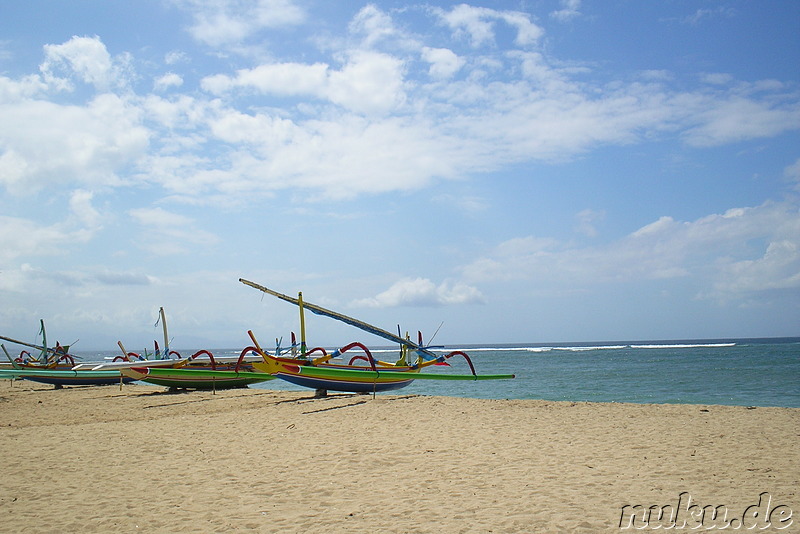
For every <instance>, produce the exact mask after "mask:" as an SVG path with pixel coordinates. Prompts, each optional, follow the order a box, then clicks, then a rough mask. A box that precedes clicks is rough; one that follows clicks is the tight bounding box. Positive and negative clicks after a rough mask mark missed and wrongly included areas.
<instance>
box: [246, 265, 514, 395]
mask: <svg viewBox="0 0 800 534" xmlns="http://www.w3.org/2000/svg"><path fill="white" fill-rule="evenodd" d="M239 281H240V282H242V283H243V284H245V285H248V286H250V287H253V288H254V289H258V290H259V291H262V292H264V293H267V294H270V295H273V296H275V297H278V298H279V299H281V300H284V301H287V302H290V303H292V304H295V305H297V306H298V307H299V309H300V336H301V343H300V351H301V354H300V355H299V357H293V358H284V357H281V356H280V349H279V348H278V349H276V355H274V356H273V355H271V354H268V353H266V352H265V351H264V350H262V349H261V347H260V346H259V344H258V341H257V340H256V338H255V336H254V335H253V333H252V332H251V331H248V334H249V335H250V338H251V339H252V340H253V343H254V344H255V347H256V349H257V350H258V352H259V354H261V356H262V358H263V360H264V361H263V362H258V363H253V367H254V368H255V369H256V370H257V371H261V372H264V373H267V374H270V375H272V376H276V377H277V378H280V379H282V380H285V381H287V382H291V383H293V384H297V385H300V386H304V387H308V388H312V389H316V390H332V391H345V392H358V393H367V392H373V393H374V392H379V391H391V390H395V389H400V388H403V387H405V386H407V385H409V384H411V382H413V381H414V380H417V379H429V380H502V379H511V378H514V375H511V374H508V375H478V374H477V373H476V372H475V367H474V366H473V364H472V361H471V360H470V358H469V356H468V355H467V354H466V353H464V352H463V351H460V350H456V351H452V352H450V353H448V354H445V355H438V354H436V353H434V352H432V351H431V350H429V348H428V347H425V346H423V345H422V340H421V335H420V341H419V343H414V342H412V341H410V340H409V339H408V337H407V336H406V337H405V338H403V337H400V336H399V335H395V334H392V333H390V332H388V331H386V330H383V329H380V328H378V327H375V326H373V325H370V324H368V323H365V322H363V321H360V320H358V319H354V318H352V317H348V316H346V315H343V314H340V313H338V312H334V311H331V310H328V309H326V308H323V307H321V306H317V305H316V304H311V303H308V302H304V301H303V297H302V293H300V294H298V298H296V299H295V298H294V297H290V296H288V295H284V294H282V293H278V292H277V291H273V290H271V289H268V288H266V287H264V286H261V285H258V284H256V283H254V282H250V281H248V280H245V279H242V278H240V279H239ZM306 308H307V309H309V310H310V311H312V312H313V313H315V314H318V315H323V316H327V317H331V318H333V319H336V320H339V321H342V322H344V323H346V324H349V325H351V326H354V327H356V328H359V329H361V330H364V331H366V332H369V333H372V334H375V335H378V336H380V337H383V338H385V339H388V340H390V341H394V342H397V343H399V344H400V347H401V351H400V359H399V360H398V361H397V362H396V363H387V362H380V361H377V360H375V359H374V358H373V357H372V354H371V353H370V351H369V349H367V348H366V347H365V346H364V345H362V344H361V343H357V342H356V343H351V344H349V345H347V346H345V347H343V348H341V349H339V350H336V351H334V352H333V353H331V354H328V353H327V352H326V351H325V350H324V349H321V348H319V347H317V348H314V349H311V350H307V346H306V341H305V318H304V315H303V313H304V310H305V309H306ZM292 347H293V348H294V339H293V343H292ZM356 347H357V348H360V349H362V350H363V351H364V356H355V357H353V358H351V359H350V363H349V364H347V365H343V364H342V365H339V364H334V363H332V362H331V360H333V359H334V358H336V357H339V356H341V355H342V353H344V352H346V351H348V350H350V349H352V348H356ZM317 351H319V352H321V353H322V355H321V356H319V357H316V358H313V359H312V355H313V354H314V353H315V352H317ZM410 353H414V354H416V355H417V360H416V362H414V363H408V362H407V356H408V355H409V354H410ZM453 356H463V357H464V359H465V360H466V361H467V363H468V364H469V368H470V371H471V372H472V374H471V375H457V374H447V373H442V374H438V373H421V372H420V371H421V370H422V369H423V368H425V367H427V366H430V365H442V364H443V365H447V364H446V363H445V361H446V360H447V359H449V358H451V357H453ZM356 360H364V361H365V362H366V363H367V364H368V366H363V365H353V364H354V362H355V361H356Z"/></svg>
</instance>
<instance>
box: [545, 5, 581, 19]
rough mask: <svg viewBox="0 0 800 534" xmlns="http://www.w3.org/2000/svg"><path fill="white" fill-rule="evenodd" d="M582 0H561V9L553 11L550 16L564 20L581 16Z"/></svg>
mask: <svg viewBox="0 0 800 534" xmlns="http://www.w3.org/2000/svg"><path fill="white" fill-rule="evenodd" d="M580 9H581V0H561V9H559V10H557V11H553V12H552V13H550V16H551V17H553V18H554V19H557V20H560V21H562V22H565V21H568V20H572V19H574V18H575V17H578V16H580V14H581V12H580Z"/></svg>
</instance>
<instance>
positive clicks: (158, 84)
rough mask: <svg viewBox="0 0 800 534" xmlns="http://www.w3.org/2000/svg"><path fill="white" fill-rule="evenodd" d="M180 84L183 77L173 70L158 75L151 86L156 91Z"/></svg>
mask: <svg viewBox="0 0 800 534" xmlns="http://www.w3.org/2000/svg"><path fill="white" fill-rule="evenodd" d="M181 85H183V78H181V77H180V76H179V75H177V74H175V73H174V72H168V73H167V74H164V75H163V76H159V77H158V78H156V79H155V81H154V82H153V88H154V89H155V90H156V91H164V90H166V89H169V88H170V87H180V86H181Z"/></svg>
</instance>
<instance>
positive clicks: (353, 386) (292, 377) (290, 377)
mask: <svg viewBox="0 0 800 534" xmlns="http://www.w3.org/2000/svg"><path fill="white" fill-rule="evenodd" d="M275 376H277V377H278V378H280V379H282V380H285V381H287V382H291V383H292V384H296V385H298V386H303V387H307V388H312V389H327V390H330V391H346V392H353V393H371V392H373V391H392V390H395V389H400V388H404V387H406V386H407V385H409V384H410V383H411V382H413V381H414V379H413V378H412V379H409V380H396V381H392V382H374V381H371V382H366V381H359V382H351V381H347V380H335V379H325V378H312V377H308V376H298V375H296V374H288V373H277V374H276V375H275Z"/></svg>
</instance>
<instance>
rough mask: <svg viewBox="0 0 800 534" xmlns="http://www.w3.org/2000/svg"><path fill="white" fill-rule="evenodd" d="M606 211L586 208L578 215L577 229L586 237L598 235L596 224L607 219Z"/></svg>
mask: <svg viewBox="0 0 800 534" xmlns="http://www.w3.org/2000/svg"><path fill="white" fill-rule="evenodd" d="M605 216H606V214H605V212H604V211H597V210H591V209H585V210H583V211H581V212H579V213H578V214H577V215H576V216H575V219H576V223H575V231H577V232H578V233H580V234H583V235H585V236H586V237H597V233H598V232H597V228H596V224H597V223H598V222H601V221H602V220H603V219H605Z"/></svg>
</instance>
